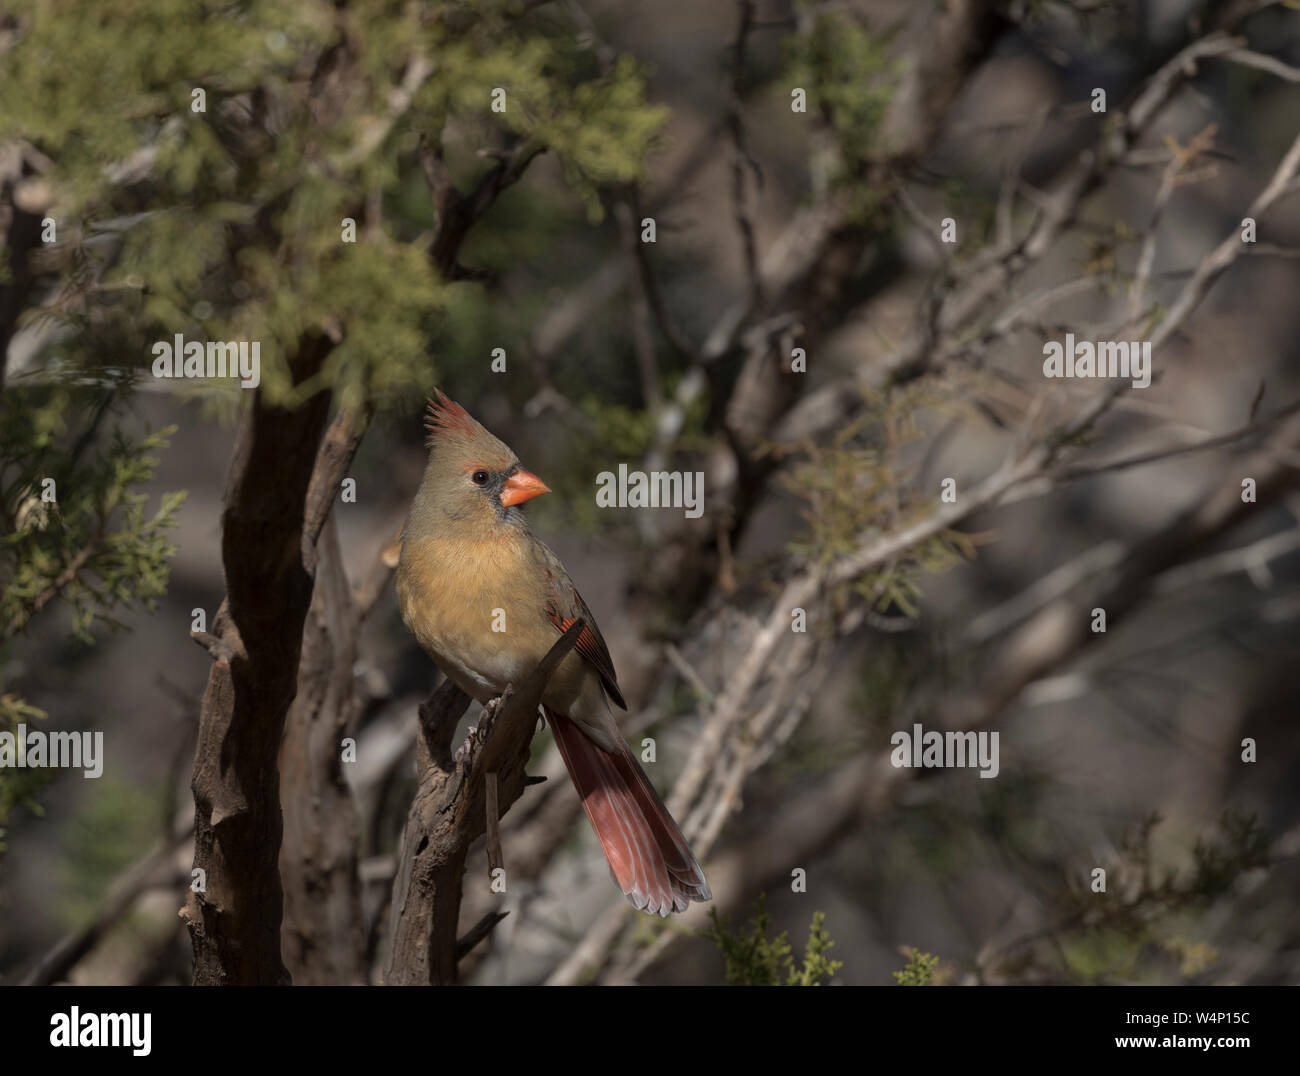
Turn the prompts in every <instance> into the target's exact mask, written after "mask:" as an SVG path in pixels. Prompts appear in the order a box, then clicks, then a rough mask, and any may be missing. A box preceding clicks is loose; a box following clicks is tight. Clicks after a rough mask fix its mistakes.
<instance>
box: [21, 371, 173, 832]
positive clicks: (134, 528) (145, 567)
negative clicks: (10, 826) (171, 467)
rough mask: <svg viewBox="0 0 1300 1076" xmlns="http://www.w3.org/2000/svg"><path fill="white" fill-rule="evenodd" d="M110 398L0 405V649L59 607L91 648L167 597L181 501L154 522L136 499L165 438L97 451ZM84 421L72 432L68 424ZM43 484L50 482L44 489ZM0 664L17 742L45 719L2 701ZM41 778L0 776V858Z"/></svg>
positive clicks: (58, 390)
mask: <svg viewBox="0 0 1300 1076" xmlns="http://www.w3.org/2000/svg"><path fill="white" fill-rule="evenodd" d="M113 401H114V394H113V393H112V392H111V391H107V392H98V393H96V394H94V395H93V396H90V397H89V398H88V394H87V392H86V390H84V389H80V388H75V387H72V386H68V385H62V386H58V387H55V388H51V389H42V388H34V387H26V388H17V387H14V386H10V387H9V388H8V390H7V391H6V393H5V395H4V396H2V397H0V644H4V643H8V642H9V641H10V640H12V639H14V638H15V637H17V636H20V635H22V634H24V633H25V632H26V630H27V627H28V624H29V623H30V622H31V620H32V618H33V617H35V616H37V615H38V614H41V613H42V612H45V611H47V610H48V609H50V608H53V607H55V606H56V605H62V606H64V607H65V608H67V609H69V610H70V611H71V614H72V616H71V624H70V630H71V632H72V634H73V636H74V637H76V638H78V639H80V640H81V641H83V642H86V643H89V642H91V641H93V634H92V629H93V628H94V627H95V626H96V625H97V624H98V625H104V626H108V627H113V628H115V627H120V626H121V625H120V622H119V621H118V619H117V616H116V614H117V612H118V611H120V610H122V609H129V608H131V607H133V606H141V607H144V608H153V607H154V604H155V603H156V601H157V599H158V598H159V597H160V596H161V595H162V594H163V592H164V591H165V590H166V587H167V579H168V573H169V565H168V560H169V558H170V557H171V555H172V554H173V553H174V552H175V549H174V547H173V546H172V545H171V544H170V542H169V540H168V532H169V531H170V529H171V528H172V526H173V524H174V522H175V515H176V511H177V509H178V508H179V507H180V505H181V502H182V501H183V500H184V497H185V495H184V494H183V493H164V494H163V495H162V496H161V497H160V498H159V502H158V505H157V507H156V508H155V509H154V510H153V511H149V509H148V507H147V505H148V500H149V498H148V496H147V495H146V494H145V493H144V492H142V488H141V487H144V486H147V485H148V484H149V483H150V482H152V481H153V477H154V471H155V469H156V467H157V465H158V458H157V456H156V455H154V453H155V452H158V451H161V450H162V449H163V448H165V447H166V444H167V439H168V437H169V436H170V434H171V433H172V432H173V430H172V429H171V428H168V429H164V430H160V431H158V432H157V433H151V434H148V435H146V436H144V437H143V438H140V439H139V440H137V441H132V440H131V439H129V438H127V437H126V436H125V435H124V434H123V433H122V432H121V431H120V430H118V431H115V432H113V434H112V435H111V437H110V438H109V439H108V444H107V446H106V447H105V448H103V449H96V448H95V444H96V441H97V434H98V429H99V426H100V425H101V422H102V420H103V419H104V417H105V416H106V415H107V414H108V411H109V408H110V406H111V404H112V403H113ZM72 414H82V415H86V414H88V415H89V416H90V417H89V418H88V419H86V420H84V421H83V422H82V423H81V424H80V428H79V429H76V430H74V429H73V428H72V420H70V419H69V417H68V416H69V415H72ZM47 480H49V481H51V482H52V483H53V485H52V486H47V484H46V483H47ZM5 679H6V677H5V668H4V664H3V659H2V657H0V731H8V732H13V733H17V731H18V725H19V724H20V723H28V724H30V723H31V722H32V721H35V720H37V719H40V718H43V717H44V716H45V714H44V712H43V711H41V710H40V709H38V708H37V707H35V706H32V705H31V704H30V703H28V702H26V701H25V700H24V699H22V698H21V697H20V696H19V695H17V694H15V693H13V692H5V691H4V690H3V688H4V681H5ZM48 779H49V773H48V771H46V770H26V769H10V768H5V769H0V851H3V843H2V839H3V835H4V826H5V825H6V823H7V821H8V819H9V818H10V816H11V813H12V811H13V810H14V809H15V808H17V807H18V806H25V807H27V808H28V809H30V810H33V811H37V803H36V799H35V796H36V793H37V792H38V791H39V790H40V788H41V786H42V785H43V784H44V783H45V782H46V781H47V780H48Z"/></svg>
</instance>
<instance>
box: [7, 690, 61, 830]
mask: <svg viewBox="0 0 1300 1076" xmlns="http://www.w3.org/2000/svg"><path fill="white" fill-rule="evenodd" d="M44 717H45V712H44V711H43V710H40V709H38V708H37V707H35V706H33V705H31V703H29V702H27V701H26V700H24V699H21V698H19V697H18V696H17V695H5V694H0V732H9V733H12V734H13V735H14V736H15V738H16V737H17V735H18V732H19V729H18V726H19V724H26V725H29V726H30V725H31V723H32V722H34V721H39V720H41V719H43V718H44ZM49 779H50V771H49V770H27V769H22V770H20V769H10V768H9V767H5V768H4V769H0V855H3V854H4V851H5V823H6V822H7V820H8V819H9V817H10V814H11V813H12V812H13V811H14V810H15V809H17V808H18V807H25V808H26V809H27V810H28V811H30V812H31V813H32V814H34V815H39V814H40V813H41V805H40V803H39V802H38V801H37V799H36V794H37V793H38V792H40V790H41V789H42V788H43V787H44V786H45V785H46V784H47V783H48V782H49Z"/></svg>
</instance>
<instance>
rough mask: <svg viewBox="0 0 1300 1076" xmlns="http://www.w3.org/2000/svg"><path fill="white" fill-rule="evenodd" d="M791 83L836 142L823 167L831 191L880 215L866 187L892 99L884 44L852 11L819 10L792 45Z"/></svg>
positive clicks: (875, 193) (875, 197) (867, 212)
mask: <svg viewBox="0 0 1300 1076" xmlns="http://www.w3.org/2000/svg"><path fill="white" fill-rule="evenodd" d="M787 47H788V49H789V63H788V71H789V74H788V79H789V84H790V85H792V86H802V87H803V88H804V89H805V90H807V91H808V106H809V108H810V109H817V110H819V111H820V113H821V116H822V118H823V120H824V121H825V122H826V124H827V126H828V127H829V129H830V131H831V134H832V136H833V138H834V147H835V148H834V152H833V154H831V156H830V158H829V159H828V160H827V161H826V162H825V164H824V165H823V166H822V168H823V170H824V171H825V172H826V173H827V181H828V182H829V184H830V186H831V187H832V188H837V189H841V190H845V191H846V192H847V193H848V194H850V195H851V197H852V198H853V199H854V209H855V211H856V213H857V215H858V216H860V217H866V216H868V215H870V213H871V212H872V211H873V210H874V209H875V207H876V205H877V204H878V200H879V196H880V195H879V192H878V191H873V190H872V189H871V188H870V186H869V185H867V184H864V183H862V182H861V178H862V174H863V170H864V169H865V167H866V165H867V164H868V163H869V162H870V161H871V159H872V155H873V153H875V152H878V151H879V140H880V128H881V122H882V120H883V119H884V116H885V110H886V108H887V107H888V106H889V101H890V97H891V95H892V85H891V83H892V81H893V71H892V68H891V65H890V62H889V59H888V57H887V55H886V53H885V49H884V46H883V44H882V42H880V41H878V40H877V39H876V38H875V37H874V36H873V35H872V33H871V32H870V31H869V30H868V29H867V28H866V27H865V26H864V25H862V23H861V22H860V21H859V19H858V17H857V16H856V15H855V14H854V13H853V12H852V11H849V10H837V9H827V8H825V7H820V8H819V10H817V11H816V13H815V14H813V16H812V20H811V29H810V30H809V32H808V33H799V34H795V35H792V36H791V37H790V38H789V39H788V46H787Z"/></svg>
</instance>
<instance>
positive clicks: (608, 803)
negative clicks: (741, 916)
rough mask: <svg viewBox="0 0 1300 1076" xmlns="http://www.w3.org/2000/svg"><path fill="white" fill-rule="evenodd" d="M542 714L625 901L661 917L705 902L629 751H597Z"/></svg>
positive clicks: (703, 884) (703, 887)
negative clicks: (692, 904) (692, 902)
mask: <svg viewBox="0 0 1300 1076" xmlns="http://www.w3.org/2000/svg"><path fill="white" fill-rule="evenodd" d="M546 717H547V720H549V721H550V723H551V730H552V731H553V732H554V733H555V742H556V744H557V745H558V746H559V748H560V754H561V756H562V757H563V758H564V765H565V767H566V768H567V769H568V771H569V776H570V777H571V778H572V779H573V784H574V786H575V787H576V788H577V790H578V796H579V798H580V799H581V800H582V806H583V809H584V810H585V811H586V812H587V819H588V821H590V822H591V828H592V829H593V830H595V832H596V839H597V840H599V841H600V847H601V850H602V851H603V852H604V853H605V859H606V860H607V861H608V862H609V867H610V870H611V872H612V873H613V875H614V881H615V882H616V883H617V884H618V887H619V888H620V889H621V890H622V891H623V893H624V895H625V896H626V897H627V898H628V900H630V901H631V902H632V903H633V904H634V905H636V907H637V908H640V909H641V910H642V911H645V912H649V913H650V914H651V915H660V916H666V915H668V913H669V912H684V911H685V910H686V908H687V906H688V905H689V904H690V902H691V901H706V900H711V899H712V897H713V894H712V893H711V892H710V890H709V883H708V882H707V881H705V879H704V872H703V871H702V870H700V865H699V863H697V862H696V861H695V857H694V856H693V855H692V854H691V850H690V847H689V846H688V845H687V843H686V839H685V838H684V837H683V836H682V833H681V830H680V829H678V828H677V823H676V822H674V821H673V817H672V815H670V814H669V813H668V808H666V807H665V806H664V804H663V801H662V800H661V799H660V798H659V794H658V793H657V792H656V791H655V788H654V785H652V784H651V783H650V779H649V778H648V777H647V776H646V775H645V771H644V770H642V769H641V766H640V764H639V763H638V762H637V761H636V759H635V758H634V757H633V755H632V752H631V751H630V750H629V749H628V748H627V747H626V746H623V750H622V751H621V752H620V753H618V754H613V753H611V752H609V751H606V750H604V749H603V748H602V747H600V746H599V745H598V744H597V743H596V742H595V741H594V740H592V739H591V738H590V737H588V736H587V735H586V733H584V732H583V731H582V730H581V729H580V728H578V726H577V725H575V724H574V723H573V722H572V721H570V720H569V719H568V718H567V717H565V716H564V715H563V714H559V713H556V712H555V711H554V710H552V709H550V707H546Z"/></svg>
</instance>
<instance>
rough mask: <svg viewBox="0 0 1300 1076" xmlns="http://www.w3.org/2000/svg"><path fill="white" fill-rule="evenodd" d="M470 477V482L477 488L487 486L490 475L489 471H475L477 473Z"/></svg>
mask: <svg viewBox="0 0 1300 1076" xmlns="http://www.w3.org/2000/svg"><path fill="white" fill-rule="evenodd" d="M469 477H470V481H471V482H473V483H474V485H476V486H486V485H487V480H488V473H487V471H475V472H474V473H473V474H472V475H470V476H469Z"/></svg>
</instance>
